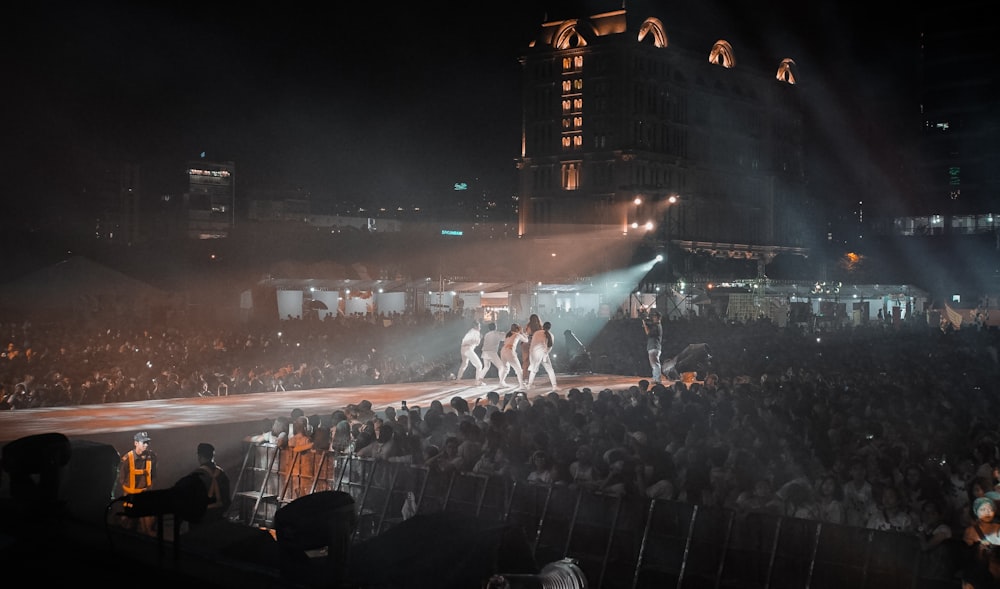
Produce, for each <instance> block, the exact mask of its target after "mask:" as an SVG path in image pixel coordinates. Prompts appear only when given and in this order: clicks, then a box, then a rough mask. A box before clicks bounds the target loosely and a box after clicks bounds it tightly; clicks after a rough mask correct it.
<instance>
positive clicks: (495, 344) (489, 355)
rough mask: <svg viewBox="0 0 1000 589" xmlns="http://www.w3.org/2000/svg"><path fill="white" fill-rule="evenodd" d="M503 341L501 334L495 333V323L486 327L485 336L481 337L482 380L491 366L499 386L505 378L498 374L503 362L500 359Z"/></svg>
mask: <svg viewBox="0 0 1000 589" xmlns="http://www.w3.org/2000/svg"><path fill="white" fill-rule="evenodd" d="M503 339H504V338H503V334H502V333H500V332H499V331H497V324H496V323H495V322H493V323H490V324H489V325H487V326H486V335H484V336H483V378H486V373H487V372H489V370H490V367H491V366H496V367H497V375H498V376H499V377H500V382H501V384H502V383H503V377H504V376H506V375H505V374H500V368H502V367H503V360H501V359H500V345H501V344H502V343H503Z"/></svg>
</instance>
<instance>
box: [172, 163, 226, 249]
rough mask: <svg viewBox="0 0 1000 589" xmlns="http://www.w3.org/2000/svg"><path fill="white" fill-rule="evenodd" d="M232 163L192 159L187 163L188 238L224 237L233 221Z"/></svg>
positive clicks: (186, 205)
mask: <svg viewBox="0 0 1000 589" xmlns="http://www.w3.org/2000/svg"><path fill="white" fill-rule="evenodd" d="M235 173H236V165H235V164H234V163H233V162H221V163H219V162H208V161H205V160H196V161H192V162H189V163H188V166H187V178H188V185H187V190H186V191H185V193H184V198H185V206H184V210H185V212H186V215H187V236H188V237H189V238H191V239H216V238H220V237H228V236H229V235H230V234H231V232H232V230H233V226H234V225H235V223H236V217H235V215H236V176H235Z"/></svg>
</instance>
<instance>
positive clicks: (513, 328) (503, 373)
mask: <svg viewBox="0 0 1000 589" xmlns="http://www.w3.org/2000/svg"><path fill="white" fill-rule="evenodd" d="M527 342H528V336H526V335H525V334H524V332H523V331H521V326H520V325H518V324H517V323H511V324H510V331H508V332H507V337H506V338H505V339H504V342H503V347H502V348H500V359H501V360H503V364H502V365H501V366H500V386H502V387H505V386H507V373H508V372H510V369H511V368H513V369H514V376H515V377H517V388H518V389H521V390H523V389H524V378H523V377H522V376H521V374H522V373H523V371H522V369H521V360H520V359H519V358H518V353H517V345H518V344H524V343H527Z"/></svg>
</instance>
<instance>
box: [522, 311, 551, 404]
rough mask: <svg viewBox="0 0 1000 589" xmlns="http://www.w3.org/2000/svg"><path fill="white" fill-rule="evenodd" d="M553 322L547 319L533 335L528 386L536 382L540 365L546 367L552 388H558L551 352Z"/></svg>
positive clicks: (529, 355)
mask: <svg viewBox="0 0 1000 589" xmlns="http://www.w3.org/2000/svg"><path fill="white" fill-rule="evenodd" d="M551 329H552V324H551V323H549V322H548V321H546V322H545V323H543V324H542V328H541V329H539V330H538V331H536V332H535V333H533V334H532V335H531V343H530V344H529V346H528V357H529V358H530V364H528V388H529V389H530V388H531V386H532V385H533V384H534V383H535V375H536V374H538V369H539V368H540V367H543V366H544V367H545V373H546V374H548V375H549V383H550V384H551V385H552V390H553V391H554V390H556V388H557V387H556V371H555V369H554V368H552V360H551V359H549V353H550V352H551V351H552V333H551V331H549V330H551Z"/></svg>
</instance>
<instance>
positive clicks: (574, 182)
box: [562, 163, 580, 190]
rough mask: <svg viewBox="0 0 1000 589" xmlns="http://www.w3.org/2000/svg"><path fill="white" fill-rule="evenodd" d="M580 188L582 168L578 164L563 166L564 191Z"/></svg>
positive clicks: (565, 164)
mask: <svg viewBox="0 0 1000 589" xmlns="http://www.w3.org/2000/svg"><path fill="white" fill-rule="evenodd" d="M579 186H580V168H579V166H578V165H577V164H576V163H564V164H563V165H562V187H563V190H576V189H577V188H579Z"/></svg>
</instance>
